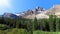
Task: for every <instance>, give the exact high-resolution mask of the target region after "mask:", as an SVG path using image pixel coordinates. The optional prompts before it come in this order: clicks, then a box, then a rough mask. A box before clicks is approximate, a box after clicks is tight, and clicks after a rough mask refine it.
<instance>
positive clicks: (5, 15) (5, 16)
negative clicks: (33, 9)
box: [3, 13, 18, 18]
mask: <svg viewBox="0 0 60 34" xmlns="http://www.w3.org/2000/svg"><path fill="white" fill-rule="evenodd" d="M3 17H4V18H17V17H18V16H16V15H15V14H11V13H4V14H3Z"/></svg>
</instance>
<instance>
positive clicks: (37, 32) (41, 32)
mask: <svg viewBox="0 0 60 34" xmlns="http://www.w3.org/2000/svg"><path fill="white" fill-rule="evenodd" d="M33 34H60V32H44V31H39V30H37V31H34V32H33Z"/></svg>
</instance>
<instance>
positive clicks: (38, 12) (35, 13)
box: [3, 5, 60, 19]
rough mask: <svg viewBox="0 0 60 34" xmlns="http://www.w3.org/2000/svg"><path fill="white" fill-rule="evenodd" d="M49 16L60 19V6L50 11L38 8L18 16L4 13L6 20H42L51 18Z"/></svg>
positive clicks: (55, 6)
mask: <svg viewBox="0 0 60 34" xmlns="http://www.w3.org/2000/svg"><path fill="white" fill-rule="evenodd" d="M49 15H56V16H57V17H59V18H60V5H54V6H53V7H51V8H50V9H48V10H45V9H44V8H42V7H36V8H35V9H32V10H27V11H24V12H21V13H17V14H12V13H4V14H3V16H4V17H6V18H17V17H21V18H26V19H34V18H35V17H36V18H37V19H42V18H49Z"/></svg>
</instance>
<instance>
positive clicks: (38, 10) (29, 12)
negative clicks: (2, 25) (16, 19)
mask: <svg viewBox="0 0 60 34" xmlns="http://www.w3.org/2000/svg"><path fill="white" fill-rule="evenodd" d="M43 11H45V9H44V8H42V7H36V8H35V9H33V10H27V11H25V12H22V13H19V14H16V15H17V16H21V17H22V18H27V19H34V18H35V16H36V15H37V14H40V13H41V12H43Z"/></svg>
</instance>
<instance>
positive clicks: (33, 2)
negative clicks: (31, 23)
mask: <svg viewBox="0 0 60 34" xmlns="http://www.w3.org/2000/svg"><path fill="white" fill-rule="evenodd" d="M55 4H60V0H0V14H3V13H5V12H8V13H14V14H16V13H19V12H23V11H26V10H28V9H34V8H35V7H37V6H40V7H43V8H45V9H49V8H51V7H52V6H53V5H55Z"/></svg>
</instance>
